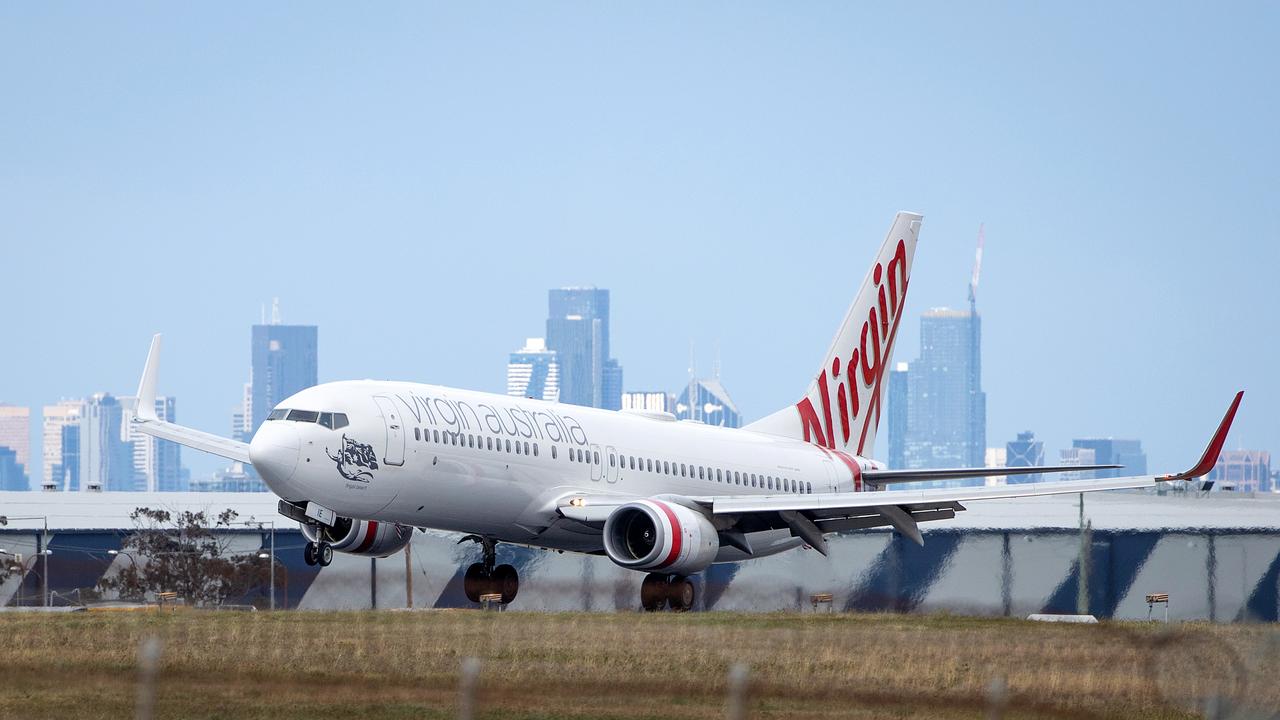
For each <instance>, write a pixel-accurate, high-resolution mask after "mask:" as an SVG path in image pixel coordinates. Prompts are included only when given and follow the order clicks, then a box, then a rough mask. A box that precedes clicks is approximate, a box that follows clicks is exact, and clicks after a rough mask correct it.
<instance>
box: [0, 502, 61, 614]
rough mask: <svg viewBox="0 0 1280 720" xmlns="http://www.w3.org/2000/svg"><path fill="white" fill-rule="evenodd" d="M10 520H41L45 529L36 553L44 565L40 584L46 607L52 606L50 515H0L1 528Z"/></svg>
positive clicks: (41, 533) (41, 534) (42, 531)
mask: <svg viewBox="0 0 1280 720" xmlns="http://www.w3.org/2000/svg"><path fill="white" fill-rule="evenodd" d="M10 520H39V521H41V522H42V523H43V529H42V530H41V532H40V541H39V542H38V543H37V544H36V552H38V553H39V554H40V556H41V558H42V562H43V563H44V571H43V572H41V573H40V582H41V584H43V585H44V591H43V593H44V606H45V607H49V606H50V605H52V604H53V603H52V599H51V597H50V596H49V554H50V553H49V552H48V549H49V516H48V515H15V516H12V517H11V516H8V515H0V526H3V525H8V524H9V521H10Z"/></svg>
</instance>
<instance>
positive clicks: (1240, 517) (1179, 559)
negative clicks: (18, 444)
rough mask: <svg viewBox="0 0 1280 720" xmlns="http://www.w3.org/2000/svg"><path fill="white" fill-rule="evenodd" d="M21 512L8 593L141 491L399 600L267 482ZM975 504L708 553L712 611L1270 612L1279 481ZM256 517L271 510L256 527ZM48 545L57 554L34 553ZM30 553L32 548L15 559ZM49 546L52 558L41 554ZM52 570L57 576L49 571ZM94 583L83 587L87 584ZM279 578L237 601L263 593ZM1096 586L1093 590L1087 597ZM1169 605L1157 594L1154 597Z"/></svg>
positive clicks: (422, 546) (589, 593)
mask: <svg viewBox="0 0 1280 720" xmlns="http://www.w3.org/2000/svg"><path fill="white" fill-rule="evenodd" d="M0 507H3V508H4V513H5V514H7V515H10V516H12V517H14V518H17V517H21V516H33V515H34V516H45V517H47V519H48V525H49V534H48V536H47V537H46V536H44V535H43V533H42V530H41V527H42V524H43V521H42V519H36V520H16V519H15V520H10V521H9V522H8V524H5V525H0V549H3V550H4V552H5V554H4V555H3V557H4V559H5V560H6V561H8V562H9V563H10V567H17V568H18V569H17V570H16V571H13V572H10V573H9V574H8V576H7V577H4V578H3V579H2V580H0V604H3V605H15V604H25V605H33V604H42V603H43V602H44V601H45V598H46V597H48V596H51V597H53V602H54V604H68V603H73V602H75V601H76V598H77V597H78V596H79V595H80V593H77V589H93V588H95V587H96V586H97V584H98V582H99V581H100V580H101V579H102V578H103V577H106V576H108V575H110V574H112V573H117V572H120V570H121V569H123V568H124V567H126V566H127V564H128V563H130V562H132V560H131V559H130V558H128V557H126V556H125V555H124V554H120V553H118V552H117V554H113V553H112V552H111V551H112V550H116V551H119V550H120V548H121V543H122V541H123V540H124V539H125V535H126V534H127V533H128V532H130V529H131V528H132V523H131V521H130V520H129V513H131V512H132V511H133V510H134V509H135V508H137V507H153V508H155V507H163V508H165V509H170V510H180V509H191V510H210V511H213V512H218V511H220V510H223V509H233V510H235V511H236V512H238V513H239V517H238V521H240V522H248V523H249V524H248V525H244V526H240V525H237V526H234V528H233V529H229V530H225V531H221V535H222V536H223V538H224V539H225V540H227V541H228V542H229V543H230V544H231V545H232V549H233V550H235V552H238V553H248V554H253V557H257V555H267V557H266V558H262V559H261V561H262V562H264V563H266V562H271V561H272V558H271V557H270V553H269V550H270V545H271V540H272V525H271V523H274V540H275V550H276V554H275V558H274V562H273V563H272V564H273V565H274V566H275V568H276V570H275V573H276V587H277V604H278V606H279V607H282V608H290V609H292V608H303V609H337V608H351V609H357V608H370V607H374V608H402V607H405V606H406V605H407V604H408V601H409V598H408V597H407V595H406V587H407V583H406V576H405V568H406V562H405V558H404V556H403V555H399V554H397V555H393V556H391V557H389V558H385V559H378V560H371V559H369V558H364V557H355V556H350V555H342V554H341V553H338V554H337V555H336V557H335V559H334V562H333V564H332V565H331V566H329V567H327V568H323V569H321V568H318V567H310V566H307V565H306V564H305V563H304V562H303V558H302V547H303V544H304V542H305V541H304V539H303V537H302V535H301V533H300V532H299V531H298V529H297V526H296V525H295V524H293V523H291V522H290V521H287V520H285V519H284V518H282V517H279V516H278V515H276V498H275V497H274V496H273V495H269V494H259V493H164V494H158V493H104V494H88V493H57V494H50V493H39V492H23V493H0ZM1084 520H1085V522H1086V523H1087V525H1086V527H1084V528H1082V527H1081V524H1080V499H1079V497H1078V496H1076V495H1070V496H1057V497H1047V498H1025V499H1018V500H1003V501H989V502H974V503H971V504H969V509H968V510H967V511H965V512H962V513H958V514H957V516H956V518H955V519H954V520H948V521H941V522H935V523H928V524H926V525H922V529H924V540H925V542H924V545H923V547H921V546H917V545H915V544H914V543H912V542H911V541H909V540H906V539H904V538H902V537H901V536H899V535H897V534H895V533H893V532H889V531H883V530H877V531H863V532H854V533H848V534H842V535H838V536H834V537H831V538H830V539H829V541H828V542H829V545H830V556H829V557H824V556H822V555H821V554H819V553H817V552H816V551H813V550H794V551H791V552H787V553H783V554H781V555H777V556H773V557H767V558H760V559H756V560H749V561H746V562H741V563H733V564H725V565H713V566H711V568H709V569H708V570H707V571H705V572H704V573H701V574H699V575H697V576H695V578H696V582H697V583H698V585H699V599H698V604H697V607H698V609H701V610H745V611H778V610H789V611H798V612H804V611H809V610H810V601H809V597H810V595H812V594H815V593H831V594H832V595H833V599H834V606H835V607H836V608H837V609H847V610H865V611H888V612H940V611H946V612H952V613H963V614H978V615H994V616H1013V617H1022V616H1025V615H1027V614H1029V613H1033V612H1049V613H1076V612H1077V611H1083V612H1085V613H1089V614H1093V615H1096V616H1098V617H1100V618H1117V619H1131V620H1144V619H1147V618H1148V617H1149V613H1150V609H1149V606H1148V604H1147V602H1146V600H1145V598H1146V594H1147V593H1157V592H1158V593H1168V594H1169V597H1170V603H1169V617H1170V619H1173V620H1214V621H1218V622H1235V621H1241V620H1262V621H1269V622H1275V621H1277V620H1280V617H1278V615H1277V600H1278V593H1280V497H1276V496H1274V495H1270V494H1266V495H1259V496H1256V497H1250V496H1247V495H1237V494H1232V495H1221V494H1218V493H1211V494H1208V495H1205V494H1201V493H1185V492H1169V493H1167V494H1165V495H1159V494H1155V493H1142V492H1112V493H1101V494H1097V495H1089V496H1087V497H1086V499H1085V500H1084ZM258 521H263V522H265V523H267V524H266V525H264V526H262V527H261V528H259V527H258V525H257V523H258ZM458 539H459V536H457V535H455V534H451V533H443V532H434V531H433V532H425V533H424V532H418V533H415V534H414V540H413V545H412V557H411V567H412V569H413V580H412V604H413V606H414V607H419V608H423V607H442V608H443V607H469V606H470V604H469V603H468V602H467V600H466V598H465V595H464V593H463V587H462V583H463V572H464V570H465V568H466V566H467V565H468V564H470V563H472V562H475V561H476V560H477V559H478V558H479V555H480V550H479V549H478V548H477V547H476V546H475V545H473V544H471V543H467V544H463V545H459V544H458ZM46 547H47V548H48V549H49V551H50V554H49V555H47V556H42V555H40V554H39V553H40V552H41V551H42V550H43V549H44V548H46ZM17 558H20V562H19V561H18V559H17ZM46 559H47V560H48V567H47V571H46V569H45V567H44V565H43V563H44V561H45V560H46ZM498 561H499V562H503V563H511V564H513V565H515V566H516V567H517V568H518V570H519V573H520V577H521V585H520V592H519V595H518V596H517V598H516V600H515V602H514V603H513V604H512V609H516V610H551V611H556V610H592V611H604V612H612V611H618V610H634V609H636V608H635V607H634V604H635V603H636V598H637V597H638V588H639V584H640V582H641V580H642V578H643V574H642V573H637V572H632V571H628V570H624V569H622V568H620V567H618V566H616V565H614V564H613V563H612V562H611V561H609V560H608V559H607V558H604V557H599V556H590V555H576V554H572V553H564V554H561V553H556V552H549V551H542V550H536V549H529V548H524V547H515V546H510V545H499V547H498ZM46 579H47V581H48V591H49V592H47V593H46V592H45V585H44V582H45V580H46ZM86 596H87V594H86ZM266 598H267V588H266V587H259V588H256V589H254V590H253V591H251V592H250V593H248V594H247V595H246V596H245V597H244V598H240V599H239V602H242V603H246V604H256V605H259V606H261V607H265V602H266ZM1082 601H1083V602H1082ZM1156 612H1157V613H1158V614H1162V611H1161V610H1156Z"/></svg>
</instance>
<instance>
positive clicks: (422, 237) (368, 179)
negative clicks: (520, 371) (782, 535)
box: [0, 4, 1280, 481]
mask: <svg viewBox="0 0 1280 720" xmlns="http://www.w3.org/2000/svg"><path fill="white" fill-rule="evenodd" d="M401 10H402V12H401V13H400V14H398V15H397V16H396V18H395V19H394V20H392V19H390V18H387V17H378V16H376V14H368V13H362V12H359V11H357V10H355V9H353V8H352V9H341V8H338V9H335V10H334V12H332V13H315V14H306V15H305V16H299V15H296V14H288V17H287V18H286V17H285V14H278V15H277V14H270V15H269V16H267V17H263V18H262V19H261V22H257V23H249V24H247V25H245V26H244V27H240V29H239V32H240V33H242V34H239V35H238V37H239V38H240V42H239V44H238V45H237V46H236V47H235V48H234V49H232V48H229V47H227V46H226V45H225V44H224V42H223V40H222V38H223V29H224V28H226V27H227V26H228V24H229V23H233V22H237V21H239V20H241V19H242V13H241V12H239V11H236V10H234V9H232V8H223V7H217V6H210V7H171V8H165V9H162V10H159V11H156V12H148V13H141V12H132V11H128V10H121V9H119V8H94V7H91V6H90V7H85V8H82V12H79V13H62V12H58V11H56V10H55V9H54V8H52V7H49V6H42V5H9V6H6V7H5V8H4V9H3V10H0V13H3V17H4V19H5V22H0V40H2V42H0V57H2V58H3V59H4V60H5V62H3V63H0V67H8V68H22V69H23V71H22V72H21V73H11V75H10V80H11V94H10V97H11V98H13V100H14V102H16V103H20V104H21V106H22V107H24V108H25V109H26V112H24V113H21V114H17V113H11V114H6V115H4V116H0V131H3V133H2V134H3V136H4V137H9V138H13V139H14V140H15V141H14V142H13V143H11V147H9V149H8V152H7V153H6V162H5V163H4V165H3V167H2V168H0V184H3V186H4V188H5V192H4V193H0V212H3V215H4V217H5V218H6V238H7V239H6V250H8V251H9V255H8V256H7V260H8V261H9V263H10V265H11V267H13V268H17V269H21V270H22V271H21V272H14V273H12V276H11V277H9V278H7V282H6V285H5V288H6V290H5V292H6V299H7V300H9V301H10V302H9V306H10V307H16V311H14V312H12V313H10V314H9V315H8V316H7V317H6V320H7V325H6V329H7V331H8V333H9V337H10V338H12V340H11V343H12V344H13V346H14V347H19V348H22V349H23V351H22V352H10V353H6V354H5V355H4V357H3V359H2V360H0V399H2V400H4V401H7V402H11V403H15V404H18V405H23V406H27V407H42V406H44V405H50V404H53V403H55V402H56V401H57V399H58V398H60V397H86V396H88V395H91V394H93V393H94V392H99V391H102V390H104V389H110V390H112V391H113V392H115V393H117V394H119V395H121V396H126V395H129V394H132V393H133V392H134V388H136V385H137V379H138V378H137V374H138V368H139V365H140V363H141V360H142V357H143V355H144V354H145V352H146V347H147V342H148V340H149V338H150V337H151V335H152V334H153V333H155V332H164V333H165V335H166V350H165V352H166V365H165V371H164V374H163V376H162V377H161V380H160V382H161V386H162V390H161V391H162V392H163V393H165V394H169V395H173V396H175V397H177V398H178V399H179V400H180V402H181V405H182V407H181V413H182V417H183V418H184V422H186V423H190V424H191V425H193V426H195V427H199V428H201V429H204V430H207V431H209V432H216V433H218V434H226V433H227V415H228V412H229V411H230V409H231V406H233V405H234V404H236V403H237V402H238V401H239V398H240V395H241V392H242V385H243V382H244V380H245V377H244V375H245V370H246V367H245V365H246V363H245V360H246V359H245V357H244V327H245V325H248V324H250V323H251V322H252V321H254V320H256V319H257V318H258V317H259V308H260V306H261V304H262V302H263V301H264V300H265V301H268V302H269V300H270V298H271V297H273V296H279V297H281V298H283V299H284V300H285V305H286V308H287V317H286V319H287V320H288V321H290V322H295V321H296V322H303V323H310V324H316V325H320V326H323V327H324V328H325V329H326V341H325V342H326V346H325V349H324V363H323V367H321V368H320V375H319V378H318V379H319V380H320V381H327V380H340V379H350V378H356V379H358V378H365V377H380V378H404V379H408V380H418V381H425V382H433V383H440V384H445V385H451V386H457V387H469V388H476V389H482V390H489V391H493V392H502V382H503V370H504V368H503V365H504V362H505V360H506V356H507V354H508V353H509V352H510V351H511V350H512V349H513V348H514V347H516V343H518V342H519V340H520V339H522V338H525V337H528V336H530V335H537V334H539V330H538V328H540V327H542V324H543V323H544V321H545V311H546V308H545V306H543V304H542V303H541V302H538V301H536V299H537V298H540V297H541V293H543V292H545V290H546V288H548V287H554V286H572V285H583V284H588V283H595V284H598V285H599V286H601V287H608V288H610V289H611V290H612V292H613V294H614V297H613V302H612V306H611V308H610V310H611V314H612V320H611V322H612V325H613V327H615V328H617V330H616V331H615V332H614V337H613V339H612V343H611V353H612V354H613V356H615V357H617V358H619V359H621V360H623V361H624V363H625V366H626V378H625V379H626V383H625V384H626V386H627V387H628V388H675V387H678V386H679V384H680V383H681V382H682V381H683V380H684V373H683V372H676V373H674V374H673V372H672V370H673V369H683V368H684V367H685V363H686V357H687V345H688V342H689V341H690V340H693V341H694V342H695V343H696V344H697V345H698V346H699V347H712V346H714V345H715V344H716V343H717V342H718V343H719V345H720V347H721V352H722V355H723V356H724V357H725V358H726V359H730V358H732V361H731V362H726V364H725V370H724V372H723V378H722V379H723V381H724V383H725V385H726V387H730V388H732V389H733V392H734V400H735V401H736V402H737V404H738V406H739V408H740V409H741V411H742V413H743V416H744V418H745V419H747V420H751V419H755V418H759V417H760V416H761V415H763V414H765V413H766V412H768V411H771V410H773V409H775V408H778V407H784V406H786V405H787V404H789V403H793V402H795V401H796V400H798V399H799V396H800V394H801V393H802V392H803V391H804V384H805V382H806V380H805V379H807V378H812V377H813V375H814V373H815V371H816V370H817V367H816V366H817V364H818V362H819V359H820V358H819V357H818V352H817V351H816V350H814V346H815V345H817V346H821V345H822V344H823V343H825V342H827V341H828V340H829V338H830V333H831V327H832V325H833V324H835V323H836V322H838V321H839V318H840V317H841V313H843V312H844V309H845V308H846V307H847V306H848V303H849V300H850V298H851V296H852V295H853V293H854V292H855V290H856V286H857V283H858V281H859V279H860V278H861V275H862V273H863V271H864V270H865V268H863V267H862V264H861V262H860V261H858V262H855V261H854V259H855V258H862V257H864V256H865V255H866V254H867V253H869V252H871V251H872V250H873V249H874V247H875V244H876V242H878V240H879V239H880V238H881V237H883V233H884V229H885V225H886V223H887V222H888V221H889V219H890V218H891V217H892V214H893V213H894V212H895V211H897V210H900V209H909V210H918V211H920V212H923V213H924V215H925V220H924V226H923V231H922V235H921V245H920V249H919V252H918V254H917V257H916V267H915V269H914V271H913V277H912V282H911V289H910V292H909V293H908V295H907V299H906V305H907V309H906V313H907V315H908V316H911V317H917V316H918V315H919V313H920V312H922V311H924V310H925V309H927V308H929V307H937V306H951V307H956V306H959V305H960V304H962V303H963V301H964V294H963V293H964V291H963V289H962V288H961V287H960V282H959V280H958V278H962V277H964V276H965V274H966V273H967V271H968V269H969V268H970V266H971V262H972V252H973V238H974V234H975V232H976V230H977V228H978V225H979V223H981V222H985V223H986V233H987V248H986V258H985V267H984V273H983V279H982V283H983V287H982V292H983V298H982V314H983V320H984V327H983V332H984V337H983V340H984V344H985V349H986V351H987V354H986V357H985V358H984V363H983V371H984V377H983V384H984V390H985V391H986V392H987V393H988V396H989V398H990V400H989V402H988V407H987V435H988V437H989V438H990V439H991V440H990V441H989V442H990V444H993V445H997V444H1000V443H1003V442H1005V441H1007V440H1008V439H1009V438H1012V437H1014V436H1015V435H1016V433H1017V432H1018V431H1021V430H1025V429H1027V428H1034V429H1035V431H1036V434H1037V437H1038V438H1039V439H1041V440H1043V441H1044V442H1045V443H1046V447H1047V448H1050V449H1051V450H1050V451H1049V457H1051V458H1053V457H1056V454H1054V453H1056V450H1057V449H1058V448H1062V447H1065V446H1068V445H1069V444H1070V441H1071V439H1072V438H1073V437H1075V436H1079V435H1084V434H1088V435H1098V436H1114V437H1138V438H1141V439H1142V440H1143V446H1144V449H1145V450H1146V452H1147V455H1148V465H1149V468H1150V469H1152V470H1156V471H1162V470H1166V469H1175V468H1178V467H1181V466H1182V465H1183V464H1184V463H1186V462H1187V461H1188V460H1189V459H1191V460H1194V457H1189V456H1195V455H1196V454H1197V453H1198V452H1199V449H1198V446H1199V444H1200V443H1201V442H1202V437H1203V435H1204V434H1205V433H1206V432H1207V431H1209V430H1211V429H1212V424H1213V422H1214V421H1215V418H1216V417H1217V416H1218V414H1219V413H1220V411H1221V406H1222V405H1223V404H1224V403H1225V402H1226V401H1227V400H1229V399H1230V397H1231V396H1232V393H1234V392H1235V391H1236V390H1237V389H1244V390H1246V391H1247V395H1246V399H1245V401H1244V403H1243V405H1242V406H1241V408H1240V415H1239V417H1238V419H1237V424H1236V427H1235V428H1234V430H1233V432H1232V435H1231V437H1230V438H1229V440H1228V447H1231V448H1236V447H1244V448H1262V449H1266V448H1273V449H1274V448H1275V447H1276V446H1277V445H1280V413H1276V412H1275V408H1276V407H1280V379H1277V378H1276V377H1275V373H1274V371H1273V368H1272V366H1273V365H1274V357H1275V355H1276V350H1277V340H1276V337H1275V331H1274V327H1275V311H1276V310H1275V309H1276V307H1277V301H1276V298H1275V292H1274V290H1273V285H1274V283H1273V282H1272V278H1271V275H1272V274H1273V268H1275V267H1277V266H1280V242H1277V241H1276V239H1277V237H1278V236H1280V218H1277V216H1276V214H1275V213H1274V212H1272V211H1271V210H1270V208H1271V207H1273V205H1274V198H1273V197H1272V196H1273V194H1274V193H1273V190H1274V188H1276V187H1278V186H1280V176H1278V173H1280V138H1277V136H1276V134H1275V133H1274V132H1273V131H1272V128H1273V127H1274V125H1275V123H1276V120H1277V117H1278V111H1280V90H1278V89H1277V88H1276V87H1275V83H1273V82H1271V78H1270V69H1271V68H1274V67H1275V66H1276V65H1277V59H1276V57H1277V52H1278V51H1277V49H1276V47H1275V44H1274V43H1273V42H1271V38H1270V34H1269V33H1270V29H1271V28H1274V27H1275V26H1276V22H1277V20H1280V10H1278V9H1276V8H1274V7H1258V8H1245V7H1232V8H1224V9H1221V10H1219V11H1217V12H1214V13H1203V12H1199V11H1196V10H1193V9H1191V8H1188V7H1176V8H1171V7H1167V6H1163V5H1155V4H1145V5H1144V4H1139V5H1126V6H1124V7H1116V8H1111V9H1110V10H1109V13H1110V14H1109V15H1108V18H1109V21H1108V22H1107V23H1104V24H1099V23H1096V22H1094V21H1093V17H1094V11H1090V10H1087V9H1083V8H1077V7H1075V6H1034V7H1019V8H1004V9H988V10H985V11H979V12H975V11H974V10H973V9H972V8H967V7H960V6H946V5H938V6H933V7H930V8H928V9H927V10H925V9H921V8H917V7H896V6H893V7H883V8H880V7H862V6H822V7H817V6H815V7H809V8H805V9H803V10H799V9H796V8H791V7H786V8H784V7H781V6H775V7H756V8H750V9H747V8H743V9H739V10H738V11H737V12H735V17H736V20H735V22H734V23H732V24H730V25H726V24H725V23H724V22H723V14H722V13H717V12H712V11H710V10H709V9H706V8H699V7H687V8H681V9H678V10H673V11H672V12H671V13H670V14H662V15H661V16H659V15H656V14H655V15H651V14H648V13H642V12H638V11H636V10H635V9H628V8H621V7H605V6H601V7H595V8H587V9H583V8H574V9H572V10H570V9H567V8H564V7H540V8H538V9H536V10H535V9H532V8H506V9H505V10H504V11H503V12H502V13H501V15H502V18H503V19H502V20H501V21H499V14H498V13H496V12H494V11H491V10H477V9H466V10H464V9H462V8H457V7H454V8H450V7H426V6H422V7H403V8H402V9H401ZM1153 23H1154V28H1153ZM241 24H243V23H241ZM885 27H911V28H912V29H913V37H914V40H915V42H918V43H923V44H926V45H928V46H929V47H933V48H938V49H939V51H938V52H934V53H914V52H907V51H904V49H903V47H902V45H901V43H900V42H899V41H898V40H896V39H893V38H890V37H888V36H886V34H885V33H883V32H882V29H883V28H885ZM517 28H518V30H517ZM333 38H338V39H339V41H340V42H341V44H342V46H343V47H348V48H358V47H364V46H365V45H366V44H376V45H377V47H379V48H381V49H383V51H384V52H379V53H370V54H362V53H355V52H353V53H335V52H333V44H332V39H333ZM708 38H714V40H715V42H708V41H707V39H708ZM192 45H197V46H200V47H206V48H209V52H208V53H205V54H199V55H193V54H191V53H190V52H189V48H190V47H191V46H192ZM50 47H58V48H59V49H60V52H58V53H49V52H48V48H50ZM33 58H34V59H37V60H34V61H33ZM513 58H518V59H517V60H513ZM86 67H93V68H96V69H97V70H98V72H96V73H94V74H89V75H86V74H85V73H84V72H83V68H86ZM249 79H252V81H249ZM193 87H194V88H200V92H198V93H192V92H191V88H193ZM1226 106H1230V107H1232V111H1231V112H1229V113H1226V112H1223V111H1222V110H1221V108H1223V107H1226ZM516 107H518V108H520V112H519V121H518V122H517V121H513V120H512V119H511V118H512V117H513V113H512V109H513V108H516ZM85 117H91V118H92V119H93V120H92V121H91V122H86V121H84V120H83V118H85ZM193 138H199V141H198V142H193ZM851 276H852V277H851ZM104 279H109V280H104ZM108 287H109V288H111V290H112V291H110V292H109V291H107V290H106V288H108ZM915 325H916V323H906V322H904V323H903V326H902V328H901V331H900V336H899V338H898V345H899V348H900V349H903V348H916V347H918V345H919V336H918V333H919V329H918V327H914V326H915ZM622 328H626V331H625V332H624V331H623V330H622ZM1255 336H1256V337H1255ZM1245 337H1248V338H1249V340H1248V341H1247V342H1245V341H1243V340H1241V339H1242V338H1245ZM1209 357H1213V358H1215V360H1216V362H1213V361H1209V360H1207V358H1209ZM895 359H897V360H910V359H912V356H911V354H910V353H907V352H899V353H898V355H897V357H896V358H895ZM90 360H91V361H90ZM882 422H883V420H882ZM880 435H881V436H885V435H886V433H884V432H882V433H880ZM880 442H881V444H880V446H879V447H878V448H877V451H876V453H875V455H876V456H877V457H881V458H883V457H884V456H885V448H884V440H881V441H880ZM33 449H34V448H33ZM196 455H197V453H186V454H184V461H185V462H187V463H188V464H189V466H190V467H191V468H192V471H193V475H195V476H198V475H201V474H204V473H207V472H211V471H212V470H213V469H214V468H216V467H217V466H218V461H217V460H216V459H210V458H199V457H196ZM35 461H36V458H35V457H34V452H33V458H32V464H33V465H34V464H36V462H35ZM35 469H36V468H28V473H29V474H30V475H31V477H32V479H33V481H34V479H35V478H36V475H35V474H34V473H33V470H35Z"/></svg>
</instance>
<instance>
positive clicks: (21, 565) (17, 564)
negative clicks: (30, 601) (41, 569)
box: [0, 548, 53, 607]
mask: <svg viewBox="0 0 1280 720" xmlns="http://www.w3.org/2000/svg"><path fill="white" fill-rule="evenodd" d="M52 554H53V551H52V550H48V549H45V550H41V551H38V552H37V553H36V555H41V556H43V557H44V558H45V562H44V566H45V568H46V571H47V569H48V567H49V560H48V556H50V555H52ZM0 555H8V556H9V557H11V558H13V561H14V564H13V567H14V568H16V569H17V570H18V571H19V572H21V573H22V575H23V577H26V574H27V570H28V568H27V564H26V563H25V562H23V560H22V553H15V552H9V551H8V550H5V549H4V548H0ZM32 564H34V563H32ZM45 587H46V588H48V583H46V584H45ZM18 604H19V605H21V604H22V583H21V581H20V582H19V583H18ZM48 606H49V600H48V598H47V597H46V598H45V607H48Z"/></svg>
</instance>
